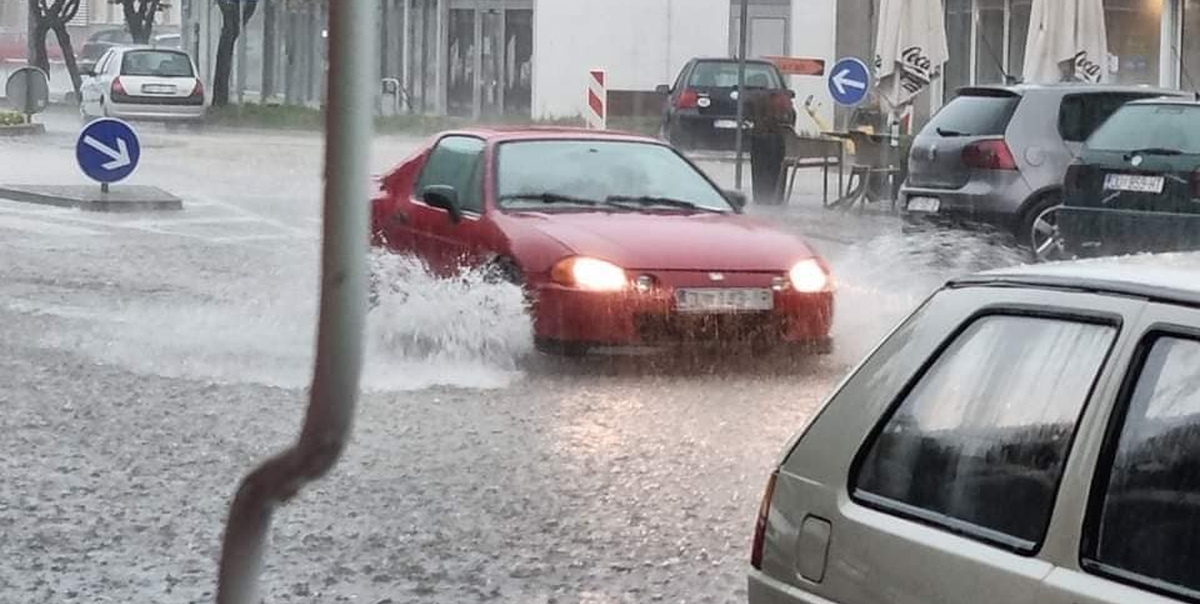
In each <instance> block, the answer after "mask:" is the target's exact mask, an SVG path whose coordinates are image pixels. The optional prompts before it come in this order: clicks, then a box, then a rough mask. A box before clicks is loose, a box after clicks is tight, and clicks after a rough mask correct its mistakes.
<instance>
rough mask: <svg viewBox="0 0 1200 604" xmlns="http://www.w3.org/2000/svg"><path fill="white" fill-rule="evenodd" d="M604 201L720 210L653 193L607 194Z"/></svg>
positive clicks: (708, 210) (612, 203) (613, 203)
mask: <svg viewBox="0 0 1200 604" xmlns="http://www.w3.org/2000/svg"><path fill="white" fill-rule="evenodd" d="M604 202H605V203H607V204H609V205H616V206H620V205H624V204H630V203H632V204H636V205H639V206H643V207H644V206H664V207H668V208H679V209H681V210H701V211H704V212H720V211H721V210H718V209H716V208H709V207H705V206H702V205H699V204H697V203H694V202H691V201H686V200H683V199H675V198H674V197H657V196H654V195H609V196H608V197H606V198H605V199H604Z"/></svg>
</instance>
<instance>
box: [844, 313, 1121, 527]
mask: <svg viewBox="0 0 1200 604" xmlns="http://www.w3.org/2000/svg"><path fill="white" fill-rule="evenodd" d="M1116 333H1117V330H1116V328H1114V327H1111V326H1107V325H1098V324H1092V323H1082V322H1074V321H1068V320H1061V319H1049V318H1036V317H1020V316H1004V315H994V316H987V317H983V318H980V319H977V320H976V321H975V322H973V323H972V324H971V325H970V326H968V327H967V328H966V330H965V331H964V332H963V333H962V334H961V335H959V336H958V337H957V338H956V339H955V340H954V341H953V342H952V343H951V344H950V345H949V347H948V348H947V349H946V350H945V352H944V353H942V354H941V356H940V357H939V358H938V359H937V360H936V361H935V362H934V363H933V365H932V366H931V367H930V368H929V370H928V371H927V372H926V373H925V374H924V375H923V376H922V377H921V378H920V379H919V380H918V381H917V383H916V385H915V386H913V388H912V389H911V391H910V392H909V393H908V395H907V396H906V397H905V398H904V400H903V402H902V403H901V404H900V406H899V407H898V408H897V409H896V411H895V413H894V415H893V416H892V417H891V418H890V419H889V420H888V421H887V423H886V424H885V425H884V427H883V429H882V431H881V432H880V434H879V435H878V436H877V437H876V438H875V439H874V442H873V443H871V444H870V448H869V449H868V453H867V455H866V457H865V458H864V461H863V464H862V466H861V469H860V471H859V473H858V476H857V480H856V492H855V495H856V496H857V497H861V498H863V499H864V500H865V501H866V502H867V503H875V504H878V505H880V506H882V507H884V508H888V509H891V510H894V511H898V512H901V513H902V514H906V515H910V516H913V517H916V518H917V519H923V520H927V521H931V522H933V523H936V524H940V525H942V526H944V527H946V528H950V529H952V530H955V531H957V532H962V533H966V534H968V535H972V536H976V537H981V538H984V539H985V540H989V541H993V542H998V543H1000V544H1002V545H1006V546H1008V547H1010V548H1013V549H1017V550H1021V551H1031V550H1034V549H1036V547H1037V546H1038V544H1039V543H1040V542H1041V540H1042V536H1043V533H1044V532H1045V530H1046V526H1047V524H1048V522H1049V517H1050V511H1051V509H1052V507H1053V503H1054V497H1055V493H1056V491H1057V488H1058V483H1059V479H1060V478H1061V475H1062V469H1063V465H1064V463H1065V460H1066V457H1067V452H1068V449H1069V447H1070V442H1071V439H1072V437H1073V435H1074V432H1075V426H1076V423H1077V422H1078V419H1079V416H1080V413H1081V411H1082V409H1083V405H1084V402H1085V401H1086V400H1087V398H1088V396H1089V393H1090V390H1091V387H1092V384H1093V383H1094V382H1095V380H1096V376H1097V375H1098V374H1099V371H1100V368H1101V366H1102V365H1103V363H1104V359H1105V358H1106V356H1107V354H1108V350H1109V348H1110V347H1111V345H1112V342H1113V341H1114V339H1115V337H1116Z"/></svg>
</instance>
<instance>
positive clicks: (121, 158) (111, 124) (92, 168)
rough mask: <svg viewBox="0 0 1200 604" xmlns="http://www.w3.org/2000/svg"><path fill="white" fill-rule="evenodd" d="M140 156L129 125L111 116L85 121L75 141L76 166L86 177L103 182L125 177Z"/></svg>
mask: <svg viewBox="0 0 1200 604" xmlns="http://www.w3.org/2000/svg"><path fill="white" fill-rule="evenodd" d="M141 155H142V147H141V145H140V144H139V143H138V137H137V133H136V132H134V131H133V128H132V127H130V126H129V124H126V123H125V122H123V121H121V120H116V119H112V118H104V119H99V120H96V121H94V122H92V123H90V124H88V125H87V127H85V128H84V129H83V132H80V133H79V140H78V141H76V143H75V159H76V161H78V162H79V169H81V170H83V173H84V174H86V175H87V176H88V178H91V179H92V180H94V181H96V182H100V183H104V184H108V183H111V182H117V181H119V180H124V179H125V178H128V177H129V175H130V174H133V171H134V169H136V168H137V165H138V159H139V158H141Z"/></svg>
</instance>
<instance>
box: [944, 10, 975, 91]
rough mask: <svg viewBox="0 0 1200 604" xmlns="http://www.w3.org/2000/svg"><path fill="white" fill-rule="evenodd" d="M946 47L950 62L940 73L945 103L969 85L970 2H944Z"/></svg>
mask: <svg viewBox="0 0 1200 604" xmlns="http://www.w3.org/2000/svg"><path fill="white" fill-rule="evenodd" d="M946 45H947V47H948V48H949V50H950V60H949V61H947V62H946V67H945V69H944V70H943V72H942V78H943V79H944V81H945V85H946V101H947V102H949V101H950V99H952V98H954V94H955V91H956V90H958V89H959V88H961V87H963V86H970V85H971V63H970V62H969V61H968V60H964V59H968V58H969V57H970V56H971V0H946Z"/></svg>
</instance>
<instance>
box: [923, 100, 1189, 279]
mask: <svg viewBox="0 0 1200 604" xmlns="http://www.w3.org/2000/svg"><path fill="white" fill-rule="evenodd" d="M1182 95H1184V93H1183V92H1181V91H1178V90H1166V89H1154V88H1148V87H1140V86H1114V85H1082V84H1059V85H1053V86H1033V85H1018V86H983V87H977V88H963V89H960V90H959V91H958V96H956V97H955V98H954V100H952V101H950V102H949V103H947V104H946V106H945V107H943V108H942V110H941V111H939V112H938V113H937V114H936V115H935V116H934V117H933V119H932V120H930V122H929V123H928V124H927V125H926V126H925V127H924V128H923V129H922V130H921V132H920V133H919V134H918V135H917V136H916V138H915V139H914V140H913V145H912V150H911V152H910V153H909V159H908V177H907V179H906V180H905V182H904V184H903V186H901V188H900V200H899V203H900V207H901V208H903V209H904V211H905V214H906V216H907V217H908V218H910V219H914V220H916V221H918V222H929V221H933V222H935V223H941V224H949V225H952V226H967V225H979V224H982V225H988V226H992V227H997V228H999V229H1000V230H1002V231H1006V232H1011V233H1013V234H1014V235H1015V236H1016V238H1017V241H1018V243H1019V244H1021V245H1023V246H1027V247H1029V248H1030V249H1031V250H1033V251H1034V252H1036V254H1037V257H1038V258H1039V259H1043V260H1048V259H1053V258H1052V256H1051V254H1050V253H1051V251H1052V250H1053V249H1055V248H1054V247H1053V243H1054V241H1055V238H1054V236H1053V235H1054V229H1055V227H1056V224H1057V222H1056V211H1057V208H1058V206H1059V205H1060V204H1061V201H1062V185H1063V176H1065V175H1066V171H1067V166H1069V165H1070V164H1071V162H1072V161H1074V159H1075V157H1076V156H1077V155H1078V153H1079V151H1080V149H1081V148H1082V147H1083V142H1084V141H1085V140H1087V137H1088V136H1090V135H1091V134H1092V132H1094V131H1095V130H1096V128H1098V127H1099V126H1100V124H1102V123H1103V122H1104V120H1106V119H1108V117H1109V116H1110V115H1112V114H1113V112H1115V111H1116V110H1117V109H1118V108H1119V107H1120V106H1121V105H1124V104H1125V103H1127V102H1129V101H1132V100H1136V99H1143V98H1152V97H1158V96H1182Z"/></svg>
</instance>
